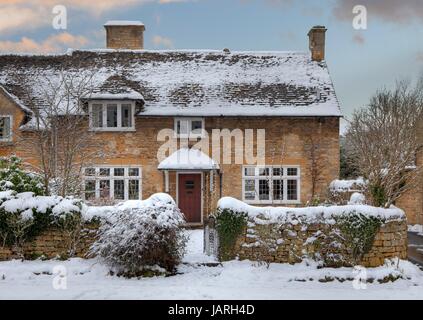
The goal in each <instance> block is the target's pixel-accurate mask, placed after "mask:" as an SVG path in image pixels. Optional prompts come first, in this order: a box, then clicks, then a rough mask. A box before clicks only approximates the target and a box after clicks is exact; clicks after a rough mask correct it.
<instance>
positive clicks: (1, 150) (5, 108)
mask: <svg viewBox="0 0 423 320" xmlns="http://www.w3.org/2000/svg"><path fill="white" fill-rule="evenodd" d="M0 115H10V116H12V119H13V129H12V141H11V142H0V156H7V155H10V154H12V153H13V152H15V151H16V146H17V143H18V141H19V135H20V131H19V127H20V125H21V123H22V121H23V120H24V118H25V113H24V112H23V111H22V109H20V108H18V107H17V106H16V105H15V103H13V102H12V101H11V100H10V99H9V98H7V97H6V96H5V95H4V94H3V92H2V91H1V90H0Z"/></svg>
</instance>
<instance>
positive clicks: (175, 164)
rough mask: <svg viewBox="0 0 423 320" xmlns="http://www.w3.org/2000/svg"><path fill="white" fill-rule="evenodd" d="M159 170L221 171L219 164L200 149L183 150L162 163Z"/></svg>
mask: <svg viewBox="0 0 423 320" xmlns="http://www.w3.org/2000/svg"><path fill="white" fill-rule="evenodd" d="M157 168H158V169H159V170H167V171H169V170H172V171H183V170H193V171H195V170H198V171H209V170H219V164H218V163H217V162H216V161H214V160H213V159H212V158H210V157H209V156H208V155H206V154H205V153H203V152H201V151H200V150H198V149H188V148H182V149H179V150H177V151H176V152H174V153H172V154H171V155H170V156H169V157H167V158H166V159H164V160H163V161H162V162H160V164H159V166H158V167H157Z"/></svg>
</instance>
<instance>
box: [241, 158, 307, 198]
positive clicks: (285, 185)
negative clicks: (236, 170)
mask: <svg viewBox="0 0 423 320" xmlns="http://www.w3.org/2000/svg"><path fill="white" fill-rule="evenodd" d="M246 168H254V176H246V175H245V169H246ZM265 168H269V175H266V176H260V175H259V170H260V169H265ZM273 168H283V175H282V176H279V175H278V176H273ZM288 168H295V169H297V175H296V176H288ZM241 170H242V201H244V202H246V203H250V204H301V169H300V166H298V165H291V166H290V165H280V166H278V165H271V166H242V169H241ZM266 179H267V180H270V181H273V180H282V181H283V200H273V183H269V200H260V199H259V194H258V191H259V180H266ZM245 180H254V184H255V188H254V189H255V199H254V200H247V199H245ZM288 180H296V181H297V200H287V199H288Z"/></svg>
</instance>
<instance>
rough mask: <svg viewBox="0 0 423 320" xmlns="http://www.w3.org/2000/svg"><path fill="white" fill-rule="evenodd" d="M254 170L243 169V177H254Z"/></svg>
mask: <svg viewBox="0 0 423 320" xmlns="http://www.w3.org/2000/svg"><path fill="white" fill-rule="evenodd" d="M255 169H256V168H251V167H250V168H244V175H245V176H249V177H254V176H255Z"/></svg>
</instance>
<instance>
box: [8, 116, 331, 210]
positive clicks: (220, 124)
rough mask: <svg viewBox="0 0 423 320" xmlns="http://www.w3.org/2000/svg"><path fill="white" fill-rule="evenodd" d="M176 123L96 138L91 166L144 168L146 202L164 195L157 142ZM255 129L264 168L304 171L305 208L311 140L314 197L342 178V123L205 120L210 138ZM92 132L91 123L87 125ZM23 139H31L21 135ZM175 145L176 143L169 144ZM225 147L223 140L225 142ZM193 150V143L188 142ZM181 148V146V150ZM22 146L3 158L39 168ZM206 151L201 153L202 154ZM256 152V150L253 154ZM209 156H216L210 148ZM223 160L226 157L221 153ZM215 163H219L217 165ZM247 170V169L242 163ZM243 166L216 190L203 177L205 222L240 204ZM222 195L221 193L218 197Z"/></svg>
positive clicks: (145, 123) (143, 123)
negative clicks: (233, 202) (219, 207)
mask: <svg viewBox="0 0 423 320" xmlns="http://www.w3.org/2000/svg"><path fill="white" fill-rule="evenodd" d="M173 128H174V118H173V117H156V118H144V117H137V118H136V126H135V129H136V130H135V131H134V132H97V133H95V139H97V140H98V142H99V145H101V148H102V151H103V153H104V157H103V158H102V159H101V160H96V163H92V164H91V165H96V166H101V165H120V166H128V165H137V166H141V167H142V197H143V198H144V199H145V198H148V197H149V196H150V195H152V194H154V193H157V192H164V191H165V189H164V188H165V183H164V173H163V172H161V171H159V170H158V169H157V166H158V165H159V161H158V159H157V152H158V150H159V148H160V147H161V146H162V145H163V144H164V143H165V142H162V141H157V136H158V133H159V131H160V130H162V129H173ZM225 128H227V129H229V130H233V129H235V128H237V129H241V130H242V131H244V130H245V129H253V130H254V137H255V138H254V139H255V140H254V143H255V144H256V136H257V129H265V130H266V132H265V137H266V138H265V143H266V152H265V164H266V165H297V166H300V172H301V182H300V190H301V194H300V202H299V203H298V206H300V205H304V204H306V203H307V201H310V200H311V199H312V173H311V169H312V166H311V159H310V155H309V151H308V150H307V148H308V147H307V146H309V145H310V142H309V139H310V137H313V139H314V140H315V141H318V144H319V145H318V149H319V152H320V154H321V155H320V158H319V166H320V169H319V170H320V173H319V177H318V181H317V183H316V192H315V195H314V196H321V197H324V196H325V194H326V190H327V187H328V185H329V183H330V182H331V181H332V180H334V179H336V178H338V175H339V135H338V132H339V119H338V118H336V117H333V118H317V117H309V118H305V117H304V118H280V117H278V118H271V117H267V118H266V117H262V118H259V117H256V118H232V117H227V118H220V117H219V118H218V117H215V118H206V119H205V129H206V130H207V132H208V133H209V135H210V137H211V133H212V130H213V129H225ZM87 130H88V123H87ZM22 134H23V138H24V139H25V135H29V134H30V133H28V132H22ZM171 139H173V140H174V139H175V138H173V137H172V138H171ZM222 141H223V140H222ZM190 144H191V145H192V144H195V141H193V142H190ZM178 147H180V146H178ZM239 147H240V146H239V145H236V144H235V139H232V146H231V153H232V155H233V157H232V161H233V162H234V161H235V150H236V148H239ZM30 149H31V148H27V146H25V147H24V146H23V145H22V144H21V145H20V144H15V145H13V148H11V149H10V148H9V149H4V148H0V150H1V151H0V152H1V153H2V154H3V155H7V154H10V153H16V154H17V155H18V156H21V157H22V158H23V159H24V161H25V162H27V163H31V164H36V162H37V158H36V157H35V154H34V150H30ZM204 151H205V150H203V152H204ZM255 152H256V150H254V154H255ZM209 155H210V156H211V155H212V146H211V142H210V147H209ZM221 157H223V151H222V150H221ZM215 160H217V159H215ZM244 164H247V163H246V161H245V159H244ZM242 166H243V164H235V163H232V164H225V163H223V164H221V165H220V174H221V177H222V181H221V182H220V179H219V175H218V174H216V173H215V174H214V179H213V182H214V183H213V190H208V189H209V188H210V175H209V173H207V172H206V173H205V174H204V176H203V186H204V190H203V195H204V197H203V208H204V211H203V214H204V215H205V216H206V215H207V214H208V213H209V212H210V211H212V210H214V208H215V207H216V203H217V200H218V199H219V198H220V197H223V196H231V197H235V198H237V199H242ZM176 185H177V181H176V172H170V175H169V187H170V188H169V193H170V194H171V195H172V197H174V198H175V199H176V196H177V194H176ZM220 191H221V192H220Z"/></svg>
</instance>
